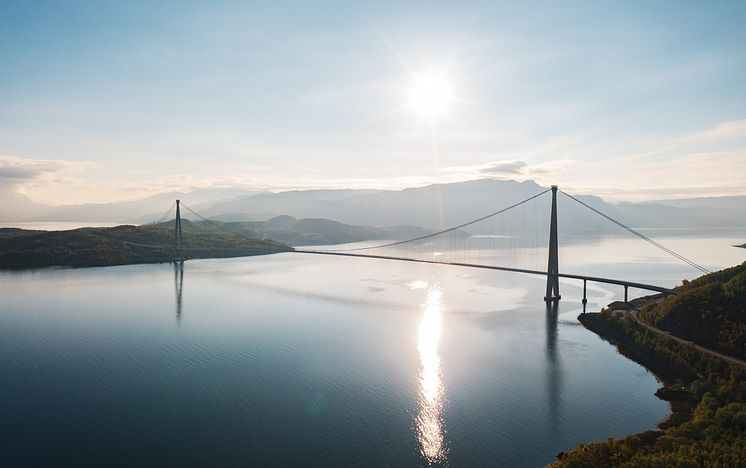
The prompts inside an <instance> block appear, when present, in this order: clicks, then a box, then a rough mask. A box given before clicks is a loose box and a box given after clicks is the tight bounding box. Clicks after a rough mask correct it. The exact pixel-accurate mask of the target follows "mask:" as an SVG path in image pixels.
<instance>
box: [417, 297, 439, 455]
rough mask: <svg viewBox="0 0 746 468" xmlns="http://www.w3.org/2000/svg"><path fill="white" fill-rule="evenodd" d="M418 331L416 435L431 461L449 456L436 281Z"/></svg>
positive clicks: (421, 447)
mask: <svg viewBox="0 0 746 468" xmlns="http://www.w3.org/2000/svg"><path fill="white" fill-rule="evenodd" d="M423 309H424V310H423V314H422V319H421V320H420V328H419V331H418V335H417V350H418V352H419V355H420V373H419V380H420V395H419V398H420V401H419V403H420V411H419V413H418V415H417V422H416V425H417V437H418V439H419V442H420V451H421V452H422V455H423V456H424V457H425V458H426V459H427V460H428V462H430V463H435V462H440V461H444V460H445V457H446V449H445V440H444V435H443V421H442V412H443V404H444V399H445V398H444V391H443V381H442V376H443V369H442V367H441V363H440V356H439V355H438V344H439V343H440V333H441V315H442V312H443V310H442V309H443V292H442V291H441V290H440V288H439V287H438V286H437V285H433V286H431V287H430V288H429V289H428V292H427V300H426V301H425V304H424V306H423Z"/></svg>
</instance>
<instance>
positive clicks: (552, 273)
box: [544, 185, 562, 302]
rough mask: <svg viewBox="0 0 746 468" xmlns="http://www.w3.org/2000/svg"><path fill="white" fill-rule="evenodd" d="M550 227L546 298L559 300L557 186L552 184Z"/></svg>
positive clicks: (546, 299)
mask: <svg viewBox="0 0 746 468" xmlns="http://www.w3.org/2000/svg"><path fill="white" fill-rule="evenodd" d="M550 223H551V224H550V227H549V263H548V265H547V292H546V294H545V295H544V300H545V301H547V302H549V301H559V300H560V298H562V296H560V292H559V255H558V252H557V250H558V243H557V186H556V185H552V217H551V221H550Z"/></svg>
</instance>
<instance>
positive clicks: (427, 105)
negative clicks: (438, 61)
mask: <svg viewBox="0 0 746 468" xmlns="http://www.w3.org/2000/svg"><path fill="white" fill-rule="evenodd" d="M452 102H453V89H452V87H451V83H449V82H448V80H447V79H446V78H445V77H443V76H440V75H435V74H427V75H423V76H417V77H415V78H414V80H413V81H412V89H411V91H410V104H411V106H412V108H413V109H414V111H415V112H417V113H418V114H419V115H420V116H421V117H426V118H430V119H433V118H436V117H442V116H443V115H445V114H446V113H447V112H448V110H449V109H450V107H451V103H452Z"/></svg>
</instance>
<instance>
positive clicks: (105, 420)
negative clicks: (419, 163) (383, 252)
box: [0, 236, 746, 466]
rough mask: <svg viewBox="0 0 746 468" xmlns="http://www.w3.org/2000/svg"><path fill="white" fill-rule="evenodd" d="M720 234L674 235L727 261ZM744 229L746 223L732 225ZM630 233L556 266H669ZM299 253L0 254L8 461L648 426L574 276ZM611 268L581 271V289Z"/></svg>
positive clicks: (385, 450)
mask: <svg viewBox="0 0 746 468" xmlns="http://www.w3.org/2000/svg"><path fill="white" fill-rule="evenodd" d="M737 241H741V242H742V241H743V239H735V238H728V237H723V236H720V237H699V238H695V237H681V236H679V237H672V238H670V239H666V242H667V245H670V246H672V247H673V248H674V249H677V250H679V251H682V252H686V253H689V254H692V253H693V254H694V255H693V256H694V257H695V259H698V260H700V259H705V260H707V262H704V263H706V266H708V267H710V268H719V267H724V266H728V265H732V264H736V263H739V262H742V261H743V260H744V259H745V258H746V251H744V250H743V249H736V248H734V247H732V246H731V245H732V244H734V243H737ZM738 243H740V242H738ZM644 252H645V251H644V249H643V250H640V248H639V244H638V243H635V241H630V240H628V239H627V238H604V239H596V240H594V241H593V242H575V243H569V244H567V245H564V246H562V247H561V269H562V270H563V271H566V272H573V273H583V274H595V275H599V276H611V277H620V278H625V279H634V280H636V281H640V282H649V283H653V284H659V285H663V286H673V285H675V284H676V283H678V282H679V281H680V280H681V279H682V278H685V277H688V278H691V277H694V276H696V273H695V272H692V271H691V269H688V267H686V266H685V265H684V266H680V265H678V264H676V263H673V262H669V261H665V260H663V259H662V258H660V257H652V256H648V255H647V253H644ZM561 287H562V294H563V300H562V301H561V303H560V304H559V307H558V309H556V310H552V309H551V308H550V309H546V307H545V305H544V303H543V301H542V300H541V299H542V296H543V288H544V279H543V278H542V277H538V276H537V277H532V276H527V275H521V274H512V273H501V272H495V271H483V270H476V269H465V268H460V267H449V266H435V265H423V264H415V263H404V262H393V261H388V262H387V261H381V260H373V259H359V258H337V257H324V256H316V255H304V254H297V253H284V254H278V255H270V256H260V257H250V258H237V259H220V260H198V261H188V262H185V263H183V265H182V264H156V265H132V266H121V267H106V268H89V269H42V270H35V271H17V272H7V271H6V272H2V273H0V297H2V302H1V303H0V375H2V385H1V386H0V460H2V464H3V465H39V464H46V465H76V466H82V465H138V466H142V465H150V466H153V465H159V466H160V465H200V466H202V465H256V466H262V465H263V466H266V465H273V466H278V465H295V466H298V465H303V466H353V465H373V466H382V465H390V466H417V465H452V466H485V465H491V466H540V465H542V464H545V463H548V462H550V461H551V460H552V459H553V458H554V457H555V455H556V454H557V453H558V452H559V451H562V450H569V449H572V448H573V447H575V446H576V445H577V444H578V443H580V442H583V441H592V440H599V439H604V438H606V437H608V436H622V435H625V434H629V433H634V432H639V431H643V430H646V429H653V428H654V427H655V425H656V423H657V422H659V421H660V420H661V419H663V418H664V417H665V416H666V415H667V414H668V411H669V409H668V405H667V404H666V403H665V402H663V401H660V400H658V399H657V398H656V397H655V396H654V395H653V393H654V392H655V390H656V389H657V388H658V386H659V384H658V383H657V382H656V379H655V378H654V376H653V375H651V374H650V373H649V372H647V371H646V370H645V369H644V368H642V367H640V366H639V365H637V364H635V363H634V362H632V361H629V360H627V359H626V358H624V357H623V356H621V355H619V354H618V353H617V351H616V349H615V348H614V347H613V346H611V345H610V344H608V343H607V342H605V341H603V340H601V339H600V338H598V337H597V336H596V335H594V334H593V333H591V332H589V331H587V330H585V329H584V328H583V327H582V326H579V324H578V322H577V320H576V317H577V315H578V313H579V312H580V311H581V310H582V309H581V307H582V306H581V305H580V301H579V299H580V297H581V296H580V294H581V287H582V284H579V283H577V282H563V283H562V285H561ZM621 293H622V291H621V288H615V287H609V286H604V285H598V284H589V304H588V308H589V310H598V309H599V308H600V306H603V305H605V304H606V303H608V302H609V301H611V300H614V299H616V298H618V297H619V295H620V294H621Z"/></svg>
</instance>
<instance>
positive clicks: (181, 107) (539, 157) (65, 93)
mask: <svg viewBox="0 0 746 468" xmlns="http://www.w3.org/2000/svg"><path fill="white" fill-rule="evenodd" d="M353 3H354V4H353ZM744 24H746V2H736V1H733V2H696V3H695V2H683V1H677V2H655V3H654V2H521V3H520V4H512V3H509V2H505V3H500V2H458V3H456V2H452V3H438V2H423V3H406V4H403V3H402V2H381V1H377V2H367V3H365V2H186V1H184V2H166V1H160V2H79V1H72V0H70V1H64V2H63V1H59V2H44V1H40V2H25V1H17V2H14V1H7V0H0V63H2V64H3V69H4V72H3V73H0V191H16V192H21V193H25V194H26V195H28V196H29V197H31V198H32V199H33V200H36V201H41V202H47V203H68V202H86V201H109V200H118V199H128V198H136V197H140V196H144V195H148V194H152V193H155V192H159V191H166V190H191V189H195V188H211V187H233V186H236V187H246V188H254V187H258V188H270V189H287V188H306V187H403V186H408V185H413V184H425V183H430V182H437V181H455V180H464V179H469V178H475V177H486V176H489V177H498V178H517V179H536V180H537V181H539V182H540V183H543V184H550V183H557V184H560V185H562V186H563V187H565V188H567V189H568V190H573V191H576V192H583V193H594V194H598V195H602V196H605V197H610V198H616V199H644V198H670V197H683V196H698V195H729V194H746V169H744V163H746V85H744V83H746V32H744V31H745V30H746V28H744V27H743V25H744ZM426 73H437V74H438V75H439V76H443V77H444V79H445V80H447V82H448V83H449V85H450V87H451V89H452V90H453V94H454V96H455V97H456V99H455V100H454V102H452V103H451V104H450V105H449V110H448V112H447V113H445V114H444V115H441V116H438V117H437V118H436V119H432V120H431V119H423V118H422V116H421V115H418V114H417V113H416V112H413V110H412V109H410V108H408V106H407V103H408V99H409V94H410V92H411V87H412V82H413V78H412V76H413V74H414V75H422V74H426Z"/></svg>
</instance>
